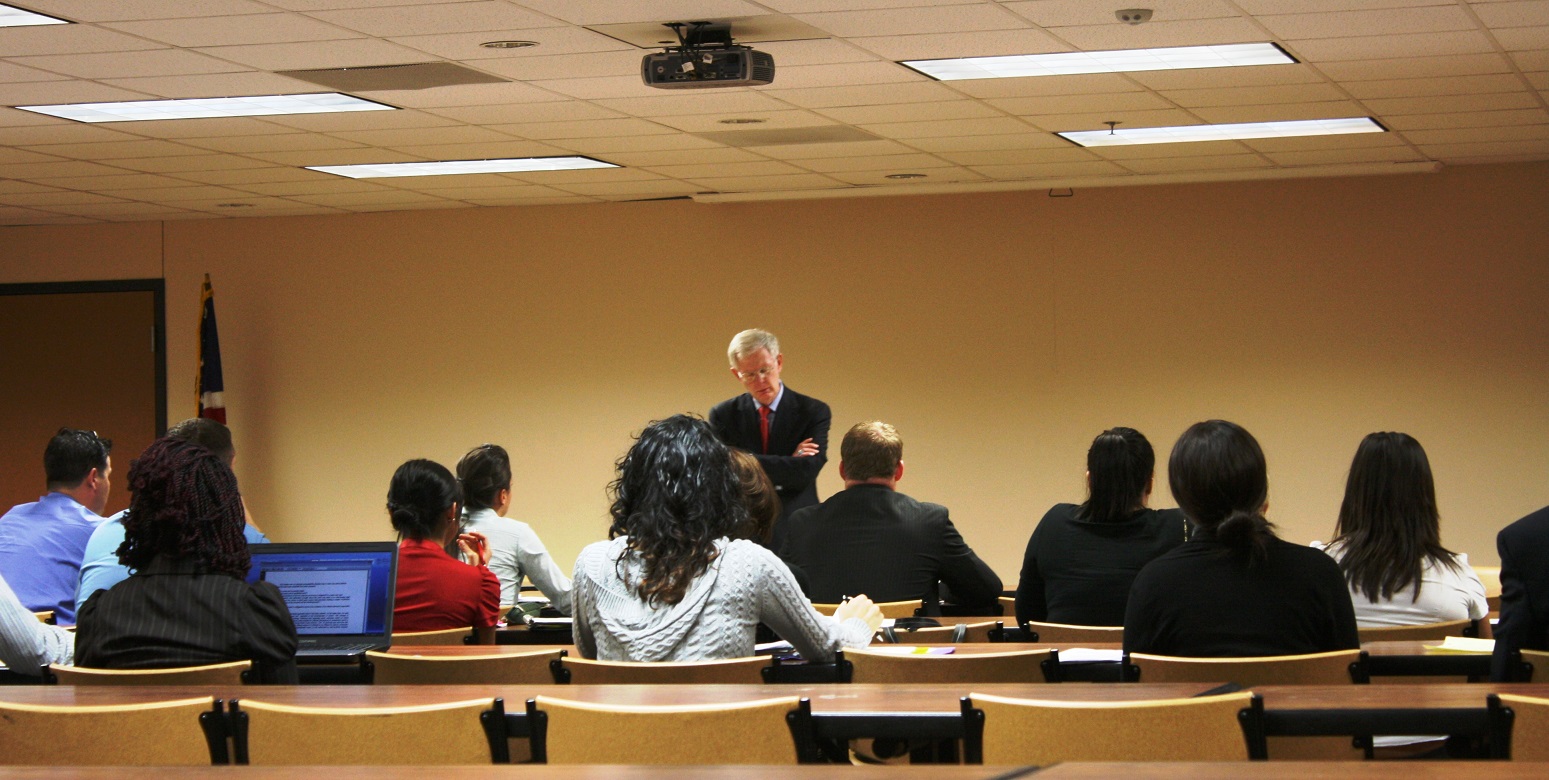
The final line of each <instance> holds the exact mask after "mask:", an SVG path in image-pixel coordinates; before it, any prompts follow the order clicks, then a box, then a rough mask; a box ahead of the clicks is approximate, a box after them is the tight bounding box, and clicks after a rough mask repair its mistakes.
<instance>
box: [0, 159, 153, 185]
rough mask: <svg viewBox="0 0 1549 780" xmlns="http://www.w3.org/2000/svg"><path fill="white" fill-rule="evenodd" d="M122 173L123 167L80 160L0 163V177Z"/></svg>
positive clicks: (52, 177) (18, 177) (34, 178)
mask: <svg viewBox="0 0 1549 780" xmlns="http://www.w3.org/2000/svg"><path fill="white" fill-rule="evenodd" d="M122 173H124V169H123V168H115V167H112V166H108V165H99V164H97V163H94V162H85V161H82V160H70V161H67V162H40V163H12V164H8V165H0V178H6V179H28V180H32V181H38V180H42V179H58V178H63V177H66V176H111V175H114V174H122Z"/></svg>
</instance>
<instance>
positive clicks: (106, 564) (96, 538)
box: [75, 417, 269, 607]
mask: <svg viewBox="0 0 1549 780" xmlns="http://www.w3.org/2000/svg"><path fill="white" fill-rule="evenodd" d="M167 436H169V437H171V438H174V439H182V440H184V441H191V442H193V443H195V444H198V445H199V446H201V447H204V448H205V449H207V450H209V451H210V452H213V453H215V456H216V457H218V458H220V459H221V460H224V461H226V465H227V466H230V465H231V462H232V461H233V460H236V457H237V449H236V445H234V444H232V443H231V429H230V428H227V427H226V426H225V425H223V424H221V423H219V422H216V421H215V420H211V419H209V418H206V417H194V418H192V419H188V420H184V421H182V422H180V423H178V424H177V425H174V426H172V427H171V428H168V429H167ZM246 509H247V508H246V507H245V506H244V507H243V511H244V512H245V511H246ZM125 511H128V510H125ZM242 532H243V535H244V536H246V537H247V543H248V544H262V543H264V542H267V541H269V537H267V536H264V533H263V531H260V530H258V527H257V526H255V525H253V517H252V515H248V518H247V526H246V527H244V528H243V529H242ZM123 543H124V512H119V513H118V514H116V515H113V516H112V517H110V518H108V520H107V522H104V523H102V524H101V525H99V526H97V529H96V531H94V532H93V533H92V535H91V539H90V541H88V542H87V543H86V552H85V555H84V557H83V558H82V561H81V576H80V582H79V584H78V586H77V588H76V591H75V603H76V606H77V607H79V606H80V605H81V604H85V603H86V600H87V599H89V598H91V596H92V594H93V593H96V592H97V591H99V590H107V589H108V588H111V587H113V586H114V585H117V584H118V583H120V582H123V581H124V580H127V579H129V567H128V566H125V565H123V564H121V563H119V562H118V546H119V545H121V544H123Z"/></svg>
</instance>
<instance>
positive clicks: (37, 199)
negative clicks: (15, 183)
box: [0, 190, 123, 206]
mask: <svg viewBox="0 0 1549 780" xmlns="http://www.w3.org/2000/svg"><path fill="white" fill-rule="evenodd" d="M122 202H123V201H122V200H121V199H120V198H115V197H112V196H109V195H98V194H96V193H91V192H79V191H76V190H56V191H54V192H30V193H15V194H0V205H6V206H58V205H61V204H77V203H122Z"/></svg>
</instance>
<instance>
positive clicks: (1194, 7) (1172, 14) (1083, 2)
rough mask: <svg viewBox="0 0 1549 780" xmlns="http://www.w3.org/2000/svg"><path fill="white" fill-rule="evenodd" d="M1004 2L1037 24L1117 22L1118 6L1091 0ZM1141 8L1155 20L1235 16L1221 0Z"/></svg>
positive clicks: (1165, 0) (1176, 0) (1172, 0)
mask: <svg viewBox="0 0 1549 780" xmlns="http://www.w3.org/2000/svg"><path fill="white" fill-rule="evenodd" d="M1004 5H1005V6H1006V7H1007V8H1009V9H1011V11H1012V12H1013V13H1016V14H1018V15H1020V16H1022V17H1025V18H1027V19H1028V20H1030V21H1032V22H1033V23H1034V24H1037V25H1038V26H1040V27H1071V26H1077V25H1094V24H1117V23H1118V19H1117V18H1116V17H1115V15H1114V14H1115V12H1116V11H1118V10H1119V8H1118V6H1114V5H1110V4H1108V3H1094V2H1092V1H1091V0H1036V1H1035V2H1015V3H1004ZM1144 7H1146V8H1150V9H1152V10H1153V12H1154V15H1153V16H1152V19H1153V20H1154V21H1158V22H1167V21H1177V20H1180V19H1213V18H1220V17H1232V16H1237V15H1238V13H1237V10H1236V9H1235V8H1232V7H1231V6H1230V5H1228V4H1227V3H1225V2H1222V0H1150V1H1149V2H1146V3H1145V4H1144ZM1148 24H1149V22H1148Z"/></svg>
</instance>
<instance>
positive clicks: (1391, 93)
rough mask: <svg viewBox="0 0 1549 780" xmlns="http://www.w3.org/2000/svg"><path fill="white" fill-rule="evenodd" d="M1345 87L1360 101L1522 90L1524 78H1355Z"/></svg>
mask: <svg viewBox="0 0 1549 780" xmlns="http://www.w3.org/2000/svg"><path fill="white" fill-rule="evenodd" d="M1345 89H1346V90H1347V91H1348V92H1349V93H1350V95H1351V96H1352V97H1354V98H1355V99H1357V100H1371V99H1374V98H1400V97H1424V96H1427V95H1473V94H1484V93H1490V92H1520V91H1522V80H1521V79H1520V78H1518V77H1517V76H1515V75H1512V74H1506V73H1500V74H1491V75H1484V76H1443V77H1432V78H1425V79H1388V80H1384V81H1352V82H1349V83H1347V84H1345Z"/></svg>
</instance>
